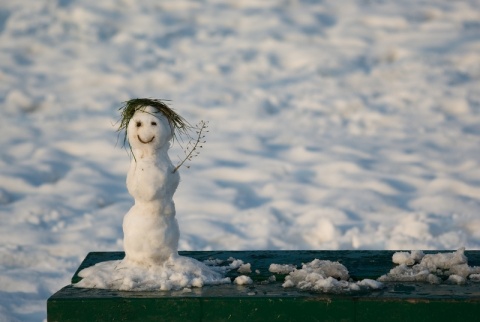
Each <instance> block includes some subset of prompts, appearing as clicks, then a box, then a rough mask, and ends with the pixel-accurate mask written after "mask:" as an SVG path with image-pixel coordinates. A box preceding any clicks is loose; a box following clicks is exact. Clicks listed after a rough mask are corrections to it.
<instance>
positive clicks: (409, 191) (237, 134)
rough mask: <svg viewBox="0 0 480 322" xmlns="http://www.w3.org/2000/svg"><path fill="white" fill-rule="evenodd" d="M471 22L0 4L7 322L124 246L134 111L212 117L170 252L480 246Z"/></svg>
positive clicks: (475, 34)
mask: <svg viewBox="0 0 480 322" xmlns="http://www.w3.org/2000/svg"><path fill="white" fill-rule="evenodd" d="M479 21H480V4H479V2H478V1H474V0H471V1H467V0H465V1H455V2H452V1H433V0H431V1H421V2H418V1H413V0H412V1H402V2H401V3H400V2H398V3H397V2H394V1H373V0H372V1H342V2H338V1H333V0H326V1H322V2H320V1H319V2H312V1H242V2H240V3H234V2H227V1H215V0H211V1H203V2H197V1H175V2H158V1H142V2H137V1H133V0H123V1H116V0H115V1H114V0H106V1H93V0H85V1H75V0H58V1H47V0H44V1H27V0H23V1H2V2H1V4H0V106H1V111H2V117H1V118H0V146H1V147H2V149H1V151H0V218H1V225H0V321H16V320H21V321H30V320H31V321H38V320H41V319H42V318H45V315H46V313H45V307H46V304H45V300H46V299H47V298H48V296H50V295H51V294H52V293H53V292H54V291H56V290H58V289H59V288H60V287H61V286H63V285H66V284H67V283H68V282H69V278H70V277H71V275H72V274H73V272H74V270H75V269H76V267H77V266H78V264H79V263H80V261H81V259H82V258H83V257H84V256H85V255H86V254H87V253H88V252H89V251H102V250H108V251H113V250H121V249H122V244H121V240H122V231H121V223H122V218H123V216H124V214H125V213H126V212H127V210H128V209H129V207H130V206H131V203H132V198H131V197H130V196H129V195H128V193H127V191H126V187H125V176H126V173H127V169H128V164H129V157H128V155H127V153H126V152H125V150H123V149H121V148H120V143H121V142H119V143H118V144H117V146H116V143H117V136H116V133H115V131H114V130H115V126H114V123H115V122H116V121H117V120H118V117H119V115H118V112H117V110H116V109H117V108H118V107H119V106H120V104H121V102H122V101H125V100H127V99H129V98H133V97H154V98H164V99H171V100H172V106H173V107H174V108H175V109H176V110H177V111H178V112H180V113H181V114H182V115H183V116H184V117H186V118H187V119H188V120H190V121H191V122H192V123H195V122H197V121H199V120H201V119H203V120H208V121H210V135H209V137H208V138H207V144H206V145H205V148H204V149H203V151H202V154H201V155H200V157H199V158H197V159H195V161H194V163H192V168H191V169H189V170H186V169H183V171H182V179H183V181H182V183H181V184H180V187H179V190H178V192H177V193H176V195H175V200H176V204H177V216H178V220H179V223H180V229H181V233H182V235H181V241H180V248H181V249H183V250H208V249H232V250H233V249H456V248H458V247H460V246H465V247H466V248H467V249H479V248H480V219H478V213H479V212H480V170H479V169H480V165H479V162H480V150H479V146H480V125H479V124H480V92H479V90H478V88H479V85H480V55H478V53H479V51H480V22H479ZM177 154H179V155H181V151H179V150H178V148H175V149H174V151H172V154H171V155H172V159H174V160H175V159H176V158H175V155H177Z"/></svg>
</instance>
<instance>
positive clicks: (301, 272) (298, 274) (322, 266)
mask: <svg viewBox="0 0 480 322" xmlns="http://www.w3.org/2000/svg"><path fill="white" fill-rule="evenodd" d="M349 277H350V276H349V274H348V270H347V268H346V267H345V266H344V265H342V264H340V263H339V262H332V261H329V260H319V259H315V260H313V261H312V262H310V263H307V264H302V268H301V269H294V270H293V271H292V272H290V274H289V275H288V276H286V277H285V282H284V283H283V285H282V286H283V287H285V288H287V287H297V288H299V289H301V290H308V291H318V292H324V293H345V292H351V291H360V290H365V289H380V288H382V287H383V284H382V283H380V282H378V281H375V280H370V279H365V280H362V281H359V282H351V281H349Z"/></svg>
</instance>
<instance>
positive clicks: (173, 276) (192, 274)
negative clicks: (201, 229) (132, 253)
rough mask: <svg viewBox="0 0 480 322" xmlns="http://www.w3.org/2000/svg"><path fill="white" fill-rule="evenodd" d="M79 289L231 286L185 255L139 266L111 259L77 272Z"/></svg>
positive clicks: (227, 280) (212, 271)
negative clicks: (160, 263) (79, 278)
mask: <svg viewBox="0 0 480 322" xmlns="http://www.w3.org/2000/svg"><path fill="white" fill-rule="evenodd" d="M78 276H79V277H81V278H82V280H81V281H79V282H78V283H76V284H74V285H73V286H74V287H79V288H98V289H110V290H119V291H169V290H181V289H185V288H192V287H202V286H204V285H218V284H229V283H231V280H230V278H228V277H224V275H223V274H222V272H221V271H218V270H215V268H214V267H208V266H207V265H205V264H203V263H202V262H199V261H198V260H196V259H194V258H190V257H185V256H179V255H176V256H171V257H170V258H169V259H168V260H167V261H166V262H165V263H163V264H162V265H139V264H135V263H132V262H129V261H126V260H125V259H123V260H112V261H105V262H100V263H97V264H95V265H94V266H91V267H88V268H85V269H83V270H81V271H80V272H79V273H78Z"/></svg>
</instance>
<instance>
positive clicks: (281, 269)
mask: <svg viewBox="0 0 480 322" xmlns="http://www.w3.org/2000/svg"><path fill="white" fill-rule="evenodd" d="M296 268H297V266H296V265H292V264H285V265H282V264H270V267H269V268H268V271H269V272H271V273H275V274H285V275H286V274H289V273H290V272H293V271H294V270H295V269H296Z"/></svg>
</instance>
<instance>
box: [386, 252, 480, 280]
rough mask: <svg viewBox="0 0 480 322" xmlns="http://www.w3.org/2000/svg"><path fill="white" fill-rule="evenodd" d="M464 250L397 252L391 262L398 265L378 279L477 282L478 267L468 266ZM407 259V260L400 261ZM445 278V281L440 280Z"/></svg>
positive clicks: (479, 270)
mask: <svg viewBox="0 0 480 322" xmlns="http://www.w3.org/2000/svg"><path fill="white" fill-rule="evenodd" d="M464 252H465V248H460V249H458V250H457V251H456V252H453V253H436V254H427V255H425V254H423V252H419V251H411V252H410V254H408V253H406V252H397V253H395V254H393V256H392V257H393V258H392V261H393V262H394V263H397V264H400V265H399V266H396V267H394V268H392V269H391V270H390V272H388V273H387V274H385V275H382V276H380V277H379V278H378V280H379V281H381V282H395V281H400V282H429V283H431V284H440V283H442V282H443V281H444V280H445V282H446V283H453V284H465V283H466V281H467V278H470V279H471V280H477V274H479V273H480V267H477V266H473V267H472V266H469V265H468V258H467V257H466V256H465V254H464ZM400 259H407V260H400ZM442 277H446V279H442Z"/></svg>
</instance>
